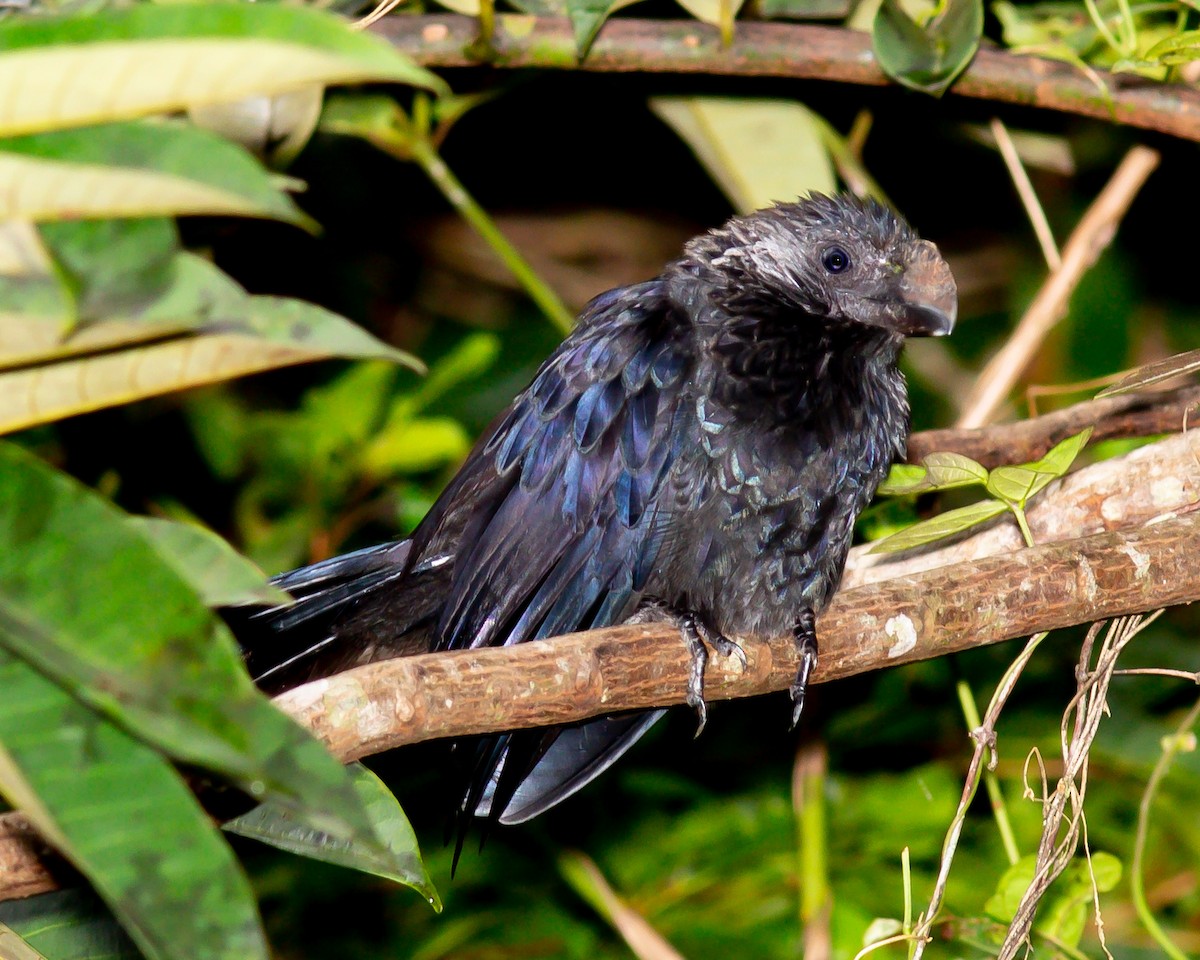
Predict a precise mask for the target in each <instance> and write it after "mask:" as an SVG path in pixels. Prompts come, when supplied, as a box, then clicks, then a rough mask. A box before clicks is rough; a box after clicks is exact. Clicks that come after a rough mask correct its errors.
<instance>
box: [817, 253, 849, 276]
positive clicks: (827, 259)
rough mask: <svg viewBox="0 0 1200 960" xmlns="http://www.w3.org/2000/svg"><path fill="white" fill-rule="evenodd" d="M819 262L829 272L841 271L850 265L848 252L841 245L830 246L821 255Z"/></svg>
mask: <svg viewBox="0 0 1200 960" xmlns="http://www.w3.org/2000/svg"><path fill="white" fill-rule="evenodd" d="M821 262H822V263H824V264H825V269H826V270H828V271H829V272H830V273H841V272H842V271H843V270H845V269H847V268H848V267H849V266H850V254H848V253H847V252H846V251H845V250H843V249H842V248H841V247H830V248H829V249H828V250H826V251H825V254H824V255H823V256H822V257H821Z"/></svg>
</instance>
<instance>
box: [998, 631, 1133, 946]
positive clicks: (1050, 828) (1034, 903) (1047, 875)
mask: <svg viewBox="0 0 1200 960" xmlns="http://www.w3.org/2000/svg"><path fill="white" fill-rule="evenodd" d="M1153 619H1154V618H1153V617H1148V618H1145V619H1143V618H1142V617H1131V618H1121V619H1118V620H1116V621H1114V622H1113V623H1111V624H1110V625H1109V628H1108V631H1107V633H1106V635H1105V638H1104V641H1103V643H1102V644H1101V646H1100V651H1099V653H1098V654H1097V657H1096V666H1095V668H1093V667H1092V665H1091V661H1092V648H1093V646H1094V644H1095V641H1096V637H1097V636H1098V634H1099V633H1100V629H1101V627H1102V624H1100V623H1097V624H1094V625H1093V627H1092V629H1091V630H1089V631H1088V635H1087V638H1086V639H1085V641H1084V643H1083V648H1082V650H1081V651H1080V655H1079V666H1078V667H1077V669H1076V682H1077V690H1076V693H1075V696H1074V698H1072V700H1071V702H1070V703H1069V704H1068V705H1067V709H1066V711H1065V712H1064V713H1063V719H1062V725H1061V729H1060V734H1061V744H1062V751H1063V768H1064V769H1063V772H1062V775H1061V776H1060V777H1059V779H1058V782H1057V784H1056V785H1055V788H1054V792H1053V793H1052V794H1050V795H1049V796H1045V795H1043V797H1042V803H1043V805H1044V808H1043V810H1042V836H1041V839H1040V841H1039V842H1038V850H1037V857H1036V861H1035V867H1034V876H1033V879H1032V880H1031V881H1030V883H1029V886H1028V887H1027V888H1026V890H1025V892H1024V893H1023V894H1022V895H1021V901H1020V903H1019V904H1018V905H1017V909H1016V913H1015V915H1014V917H1013V920H1012V923H1011V924H1010V925H1009V928H1008V933H1007V934H1006V935H1005V938H1004V943H1003V945H1002V946H1001V948H1000V954H999V960H1013V958H1014V957H1016V956H1017V954H1018V953H1019V952H1020V951H1021V949H1022V946H1023V945H1024V944H1026V943H1028V940H1029V932H1030V931H1031V930H1032V929H1033V920H1034V917H1035V916H1036V913H1037V908H1038V904H1039V903H1041V901H1042V899H1043V898H1044V897H1045V895H1046V892H1047V891H1048V890H1049V889H1050V885H1051V884H1052V883H1053V882H1054V881H1055V880H1056V879H1057V878H1058V877H1059V875H1060V874H1061V873H1062V872H1063V871H1064V870H1065V869H1066V868H1067V867H1068V866H1069V865H1070V863H1071V861H1072V860H1073V859H1074V857H1075V851H1076V850H1077V849H1078V847H1079V841H1080V839H1081V837H1082V836H1083V835H1084V834H1085V832H1086V821H1085V820H1084V811H1083V803H1084V797H1085V796H1086V794H1087V775H1088V758H1089V755H1090V752H1091V748H1092V742H1093V741H1094V740H1095V739H1096V734H1097V733H1098V732H1099V730H1100V721H1101V720H1102V719H1103V718H1104V716H1105V715H1106V714H1107V712H1108V703H1107V697H1108V687H1109V684H1111V683H1112V678H1113V671H1114V670H1115V669H1116V664H1117V659H1118V657H1120V655H1121V651H1123V650H1124V649H1125V647H1126V646H1128V644H1129V642H1130V641H1131V640H1132V639H1133V638H1134V637H1136V636H1137V635H1138V633H1139V632H1141V630H1142V629H1143V628H1144V627H1145V626H1146V625H1147V624H1149V623H1150V622H1151V621H1152V620H1153ZM1068 810H1069V811H1070V816H1069V817H1068V816H1067V812H1068ZM1064 827H1065V829H1064ZM1101 943H1102V944H1103V932H1102V931H1101ZM1110 956H1111V954H1110Z"/></svg>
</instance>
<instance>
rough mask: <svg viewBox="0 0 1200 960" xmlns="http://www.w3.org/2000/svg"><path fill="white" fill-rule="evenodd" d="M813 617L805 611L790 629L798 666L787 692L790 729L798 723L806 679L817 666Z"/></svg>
mask: <svg viewBox="0 0 1200 960" xmlns="http://www.w3.org/2000/svg"><path fill="white" fill-rule="evenodd" d="M815 619H816V618H815V617H814V616H813V612H812V611H811V610H805V611H804V612H803V613H801V614H800V616H799V617H798V618H797V620H796V624H795V626H794V627H793V628H792V638H793V640H794V641H795V644H796V656H797V658H798V659H799V666H797V668H796V679H795V680H793V681H792V685H791V686H790V687H789V688H788V691H789V692H790V693H791V695H792V729H793V730H795V729H796V726H797V725H798V724H799V723H800V714H801V713H803V712H804V695H805V694H806V693H807V692H808V678H809V677H810V676H811V675H812V672H813V668H814V667H815V666H816V665H817V632H816V628H815Z"/></svg>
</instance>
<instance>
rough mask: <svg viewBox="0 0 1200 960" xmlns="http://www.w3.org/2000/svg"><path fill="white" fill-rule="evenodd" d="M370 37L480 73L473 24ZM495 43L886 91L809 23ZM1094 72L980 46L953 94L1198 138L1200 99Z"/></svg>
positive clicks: (698, 26) (860, 42) (638, 66)
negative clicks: (724, 36)
mask: <svg viewBox="0 0 1200 960" xmlns="http://www.w3.org/2000/svg"><path fill="white" fill-rule="evenodd" d="M371 29H372V30H373V31H374V32H376V33H378V34H379V35H381V36H384V37H386V38H387V39H388V40H390V41H391V42H392V43H393V44H394V45H395V46H396V47H397V48H398V49H399V50H401V51H402V52H404V53H406V54H407V55H408V56H410V57H412V58H413V59H415V60H416V61H417V62H419V63H421V64H422V65H424V66H426V67H469V66H478V65H479V63H480V61H479V59H477V58H476V57H472V56H471V51H470V49H469V48H470V45H471V43H472V42H473V41H474V40H475V34H476V29H477V26H476V22H475V20H474V19H473V18H471V17H463V16H456V15H454V14H438V15H433V16H399V17H388V18H385V19H384V20H382V21H380V22H379V23H377V24H375V26H374V27H372V28H371ZM492 45H493V51H492V56H491V59H490V60H489V61H488V62H489V63H490V64H491V65H492V66H494V67H506V68H520V67H540V68H547V69H566V70H590V71H600V72H646V73H704V74H710V75H716V76H769V77H799V78H811V79H817V80H834V81H838V82H841V83H860V84H869V85H872V86H881V85H884V84H887V83H890V82H891V81H889V80H888V78H887V77H886V76H885V75H884V73H883V71H882V70H881V69H880V68H879V65H878V63H877V62H876V61H875V56H874V54H873V53H872V51H871V38H870V36H869V35H868V34H865V33H859V32H857V31H854V30H846V29H840V28H836V27H822V26H813V25H809V24H794V23H778V22H775V23H757V22H752V21H742V22H739V23H738V25H737V30H736V32H735V33H734V37H733V43H732V44H730V45H729V46H728V47H722V46H721V41H720V37H719V36H718V34H717V31H716V30H714V29H712V28H711V27H708V26H705V25H704V24H702V23H698V22H697V21H695V20H639V19H635V18H631V17H620V18H617V19H613V20H609V21H608V22H607V23H606V24H605V25H604V27H603V28H602V29H601V30H600V34H599V36H598V37H597V38H596V42H595V44H594V45H593V46H592V49H591V51H590V53H589V54H588V56H587V58H586V59H585V60H584V61H583V62H582V63H580V62H579V59H578V57H577V56H576V53H575V38H574V34H573V32H572V30H571V24H570V22H569V21H567V20H566V19H563V18H554V17H537V18H534V17H528V16H517V15H511V16H498V17H497V18H496V25H495V32H494V34H493V36H492ZM1101 73H1102V74H1103V76H1104V81H1105V87H1106V88H1107V91H1105V90H1101V89H1098V88H1097V87H1096V86H1095V85H1094V84H1093V83H1092V81H1091V80H1089V79H1088V78H1087V77H1086V76H1085V75H1084V74H1083V73H1081V72H1080V71H1079V70H1077V69H1075V68H1074V67H1073V66H1070V65H1069V64H1065V63H1060V62H1058V61H1054V60H1045V59H1041V58H1038V57H1026V56H1019V55H1017V54H1013V53H1008V52H1006V51H1002V50H992V49H988V48H986V47H985V48H983V49H980V50H979V51H978V52H977V53H976V54H975V57H974V59H973V60H972V61H971V64H970V66H968V67H967V69H966V70H965V71H964V72H963V74H962V76H960V77H959V78H958V80H956V81H955V83H954V85H953V86H952V87H951V88H950V90H949V93H950V95H952V96H963V97H973V98H979V99H983V100H992V101H998V102H1002V103H1014V104H1020V105H1022V106H1033V107H1043V108H1046V109H1050V110H1059V111H1062V112H1064V113H1073V114H1078V115H1081V116H1087V117H1096V118H1098V119H1100V120H1108V121H1115V122H1118V123H1127V124H1130V125H1131V126H1135V127H1142V128H1144V129H1147V130H1158V131H1160V132H1162V133H1167V134H1171V135H1172V136H1176V137H1184V138H1186V139H1189V140H1200V90H1196V89H1193V88H1191V87H1188V86H1186V85H1184V84H1159V83H1145V82H1144V81H1142V80H1141V79H1140V78H1133V77H1129V76H1126V75H1122V74H1110V73H1107V72H1106V71H1101Z"/></svg>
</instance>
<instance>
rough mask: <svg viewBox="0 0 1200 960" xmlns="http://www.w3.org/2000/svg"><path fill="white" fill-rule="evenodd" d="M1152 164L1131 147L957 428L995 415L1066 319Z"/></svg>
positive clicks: (1152, 155) (1146, 151)
mask: <svg viewBox="0 0 1200 960" xmlns="http://www.w3.org/2000/svg"><path fill="white" fill-rule="evenodd" d="M1158 161H1159V154H1158V151H1156V150H1151V149H1150V148H1149V147H1143V146H1135V147H1133V148H1132V149H1131V150H1130V151H1129V152H1128V153H1127V154H1126V155H1125V159H1124V160H1122V161H1121V163H1120V165H1119V166H1118V167H1117V169H1116V172H1115V173H1113V175H1112V179H1110V180H1109V181H1108V183H1107V184H1106V185H1105V187H1104V189H1103V190H1101V191H1100V195H1099V196H1097V197H1096V199H1095V200H1094V201H1092V205H1091V206H1090V207H1088V210H1087V213H1085V214H1084V215H1083V219H1081V220H1080V221H1079V225H1078V226H1077V227H1076V228H1075V230H1074V232H1073V233H1072V234H1071V238H1070V239H1069V240H1068V241H1067V245H1066V246H1065V247H1064V248H1063V251H1062V263H1061V265H1060V266H1059V268H1058V269H1057V270H1055V271H1053V272H1052V273H1051V274H1050V276H1049V277H1047V278H1046V282H1045V283H1043V284H1042V288H1041V289H1040V290H1039V291H1038V293H1037V296H1035V297H1034V298H1033V303H1031V304H1030V305H1029V309H1027V310H1026V311H1025V315H1024V316H1023V317H1022V318H1021V322H1020V323H1018V324H1017V328H1016V330H1014V331H1013V333H1012V336H1010V337H1009V338H1008V339H1007V340H1006V341H1005V343H1004V346H1003V347H1001V348H1000V351H999V352H998V353H997V354H996V355H995V356H994V357H993V358H992V359H991V360H990V361H989V362H988V365H987V366H986V367H984V369H983V372H982V373H981V374H980V375H979V379H978V381H977V382H976V384H975V389H974V390H973V391H972V392H971V396H970V397H968V398H967V402H966V404H965V405H964V407H963V413H962V415H961V416H960V417H959V419H958V426H960V427H982V426H983V425H984V424H986V423H987V422H988V421H989V420H991V419H992V417H993V415H994V414H995V413H996V411H997V410H999V409H1000V406H1001V404H1003V403H1004V401H1005V399H1006V398H1007V397H1008V394H1009V393H1010V391H1011V390H1012V388H1013V386H1014V385H1015V384H1016V383H1017V381H1018V380H1019V379H1020V377H1021V374H1023V373H1024V372H1025V368H1026V367H1028V366H1029V363H1030V361H1031V360H1032V359H1033V357H1034V355H1035V354H1036V353H1037V350H1038V348H1039V347H1040V346H1041V345H1042V342H1043V341H1044V340H1045V339H1046V336H1047V335H1048V334H1049V333H1050V331H1051V330H1052V329H1053V328H1054V326H1055V324H1057V323H1058V321H1059V320H1060V319H1062V317H1063V315H1064V314H1065V313H1066V310H1067V303H1068V302H1069V301H1070V299H1071V294H1072V293H1073V292H1074V291H1075V287H1076V286H1078V284H1079V281H1080V280H1081V279H1082V278H1083V275H1084V273H1086V272H1087V270H1088V268H1089V267H1091V265H1092V264H1093V263H1095V262H1096V258H1097V257H1099V256H1100V254H1101V253H1102V252H1103V250H1104V248H1105V247H1107V246H1108V245H1109V243H1110V242H1111V241H1112V238H1113V236H1114V235H1115V234H1116V232H1117V224H1118V223H1120V221H1121V218H1122V217H1123V216H1124V215H1125V211H1126V210H1128V209H1129V205H1130V204H1131V203H1132V202H1133V198H1134V197H1135V196H1137V192H1138V190H1140V189H1141V187H1142V184H1143V183H1145V182H1146V178H1147V177H1149V176H1150V174H1151V172H1153V170H1154V168H1155V167H1157V166H1158Z"/></svg>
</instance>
